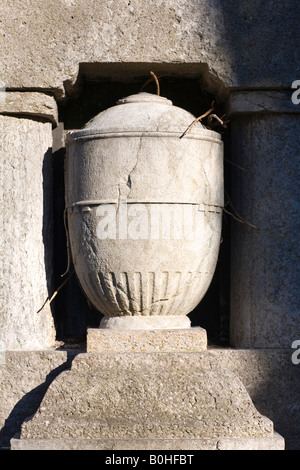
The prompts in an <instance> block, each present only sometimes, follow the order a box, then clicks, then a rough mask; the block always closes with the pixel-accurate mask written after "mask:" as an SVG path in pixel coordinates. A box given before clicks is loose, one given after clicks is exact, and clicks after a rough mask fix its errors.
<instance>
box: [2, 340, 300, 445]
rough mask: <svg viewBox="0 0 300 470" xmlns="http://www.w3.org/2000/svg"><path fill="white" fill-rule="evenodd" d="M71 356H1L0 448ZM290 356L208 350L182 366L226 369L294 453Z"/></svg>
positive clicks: (295, 381)
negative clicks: (234, 376)
mask: <svg viewBox="0 0 300 470" xmlns="http://www.w3.org/2000/svg"><path fill="white" fill-rule="evenodd" d="M77 354H78V351H76V350H74V351H69V352H67V351H63V350H61V351H58V350H56V351H54V350H52V351H33V352H25V351H24V352H17V351H16V352H10V351H8V352H6V354H5V356H4V357H3V358H2V359H3V360H2V361H1V363H0V373H1V381H0V393H1V396H3V397H4V396H5V400H4V401H3V404H2V406H1V420H0V428H1V432H0V438H1V440H0V446H1V447H3V448H4V447H6V448H8V447H9V446H10V439H11V438H13V437H14V436H15V435H18V434H19V433H20V430H21V425H22V423H23V422H24V420H25V419H26V418H27V417H29V416H30V417H31V416H32V415H34V413H35V412H36V410H37V409H38V408H39V406H40V404H41V401H42V399H43V397H44V395H45V393H46V391H47V390H48V387H49V385H50V384H51V383H52V382H53V380H54V379H55V377H57V376H58V375H59V374H60V373H61V372H62V371H63V370H67V369H69V368H70V366H71V364H72V361H73V359H74V357H75V356H76V355H77ZM93 354H95V353H93ZM110 354H111V353H110ZM134 354H137V353H134ZM142 354H143V353H142ZM291 354H292V352H291V351H287V350H265V349H261V350H250V349H249V350H247V349H245V350H237V349H228V348H224V349H223V348H209V349H208V350H207V351H203V352H200V353H194V354H191V353H188V357H189V362H188V364H189V367H190V369H191V370H193V368H194V367H196V368H197V367H199V363H200V362H201V364H202V365H203V366H205V367H208V368H209V367H213V366H214V367H218V368H220V369H222V368H227V369H228V370H230V371H231V372H232V373H233V374H235V375H236V376H237V377H238V378H239V379H240V380H241V381H242V382H243V384H244V386H245V388H246V389H247V391H248V393H249V395H250V397H251V399H252V401H253V403H254V405H255V407H256V408H257V410H258V411H259V412H260V413H261V414H263V415H265V416H268V418H270V419H271V420H272V421H273V423H274V428H275V431H276V432H278V433H279V434H280V435H281V436H282V437H283V438H284V439H285V443H286V444H285V445H286V449H295V450H296V449H299V439H300V427H299V423H300V415H299V407H298V405H297V403H298V397H299V393H300V368H299V365H298V366H297V365H294V364H293V363H292V361H291ZM181 355H182V353H181ZM184 356H185V357H187V354H186V353H185V355H184ZM106 358H107V355H106ZM102 360H103V361H104V360H105V359H103V358H102ZM111 360H112V359H111Z"/></svg>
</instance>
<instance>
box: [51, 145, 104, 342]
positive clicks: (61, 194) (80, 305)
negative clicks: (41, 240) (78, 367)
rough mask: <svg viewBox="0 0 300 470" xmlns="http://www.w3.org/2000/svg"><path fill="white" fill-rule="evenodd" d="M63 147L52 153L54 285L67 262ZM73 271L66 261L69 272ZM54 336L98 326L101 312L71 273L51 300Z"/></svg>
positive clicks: (63, 337) (59, 281)
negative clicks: (92, 305)
mask: <svg viewBox="0 0 300 470" xmlns="http://www.w3.org/2000/svg"><path fill="white" fill-rule="evenodd" d="M65 154H66V151H65V148H61V149H59V150H58V151H56V152H54V153H53V180H54V193H53V212H54V216H53V225H54V233H53V251H54V260H53V267H54V268H53V269H54V284H55V288H56V289H57V288H58V287H59V286H60V285H61V284H62V283H63V282H64V280H65V279H66V278H67V275H65V276H63V277H62V275H63V274H64V273H65V271H66V268H67V264H68V253H67V240H66V231H65V226H64V210H65V185H64V161H65ZM72 271H74V267H73V265H72V262H71V265H70V270H69V272H70V273H71V272H72ZM52 311H53V315H54V321H55V328H56V337H57V340H68V339H70V338H74V339H75V338H76V339H79V340H81V339H82V340H83V339H84V337H85V335H86V330H87V327H95V328H96V327H98V326H99V323H100V320H101V318H102V315H101V313H100V312H98V311H97V310H95V309H93V307H91V306H89V304H88V302H87V300H86V297H85V295H84V293H83V292H82V290H81V287H80V285H79V283H78V280H77V277H76V275H75V274H74V275H73V276H72V277H71V278H70V279H69V280H68V282H67V283H66V284H65V285H64V286H63V288H62V289H61V290H60V292H59V294H58V295H57V296H56V297H55V299H54V300H53V302H52Z"/></svg>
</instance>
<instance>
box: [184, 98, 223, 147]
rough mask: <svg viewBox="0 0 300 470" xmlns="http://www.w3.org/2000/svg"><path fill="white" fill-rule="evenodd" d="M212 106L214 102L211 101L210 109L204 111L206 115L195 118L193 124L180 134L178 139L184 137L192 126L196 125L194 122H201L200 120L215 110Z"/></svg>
mask: <svg viewBox="0 0 300 470" xmlns="http://www.w3.org/2000/svg"><path fill="white" fill-rule="evenodd" d="M214 105H215V102H214V101H213V102H212V104H211V108H210V109H209V110H208V111H206V113H204V114H202V115H201V116H199V117H197V118H196V119H195V120H194V121H193V122H192V124H190V125H189V127H188V128H187V129H186V130H185V131H184V132H183V134H181V136H180V137H179V139H182V137H184V136H185V135H186V134H187V133H188V132H189V131H190V130H191V128H192V127H193V125H194V124H196V122H199V121H201V119H203V118H205V117H206V116H208V115H209V114H210V113H211V112H212V111H213V110H214V109H215V108H214Z"/></svg>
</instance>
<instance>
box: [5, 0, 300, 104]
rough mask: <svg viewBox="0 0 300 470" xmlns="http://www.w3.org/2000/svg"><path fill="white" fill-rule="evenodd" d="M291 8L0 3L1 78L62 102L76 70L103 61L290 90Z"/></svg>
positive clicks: (294, 61) (132, 1)
mask: <svg viewBox="0 0 300 470" xmlns="http://www.w3.org/2000/svg"><path fill="white" fill-rule="evenodd" d="M294 10H295V5H294V2H293V1H292V0H288V1H286V2H278V1H276V0H271V1H267V2H265V1H263V0H252V1H250V2H249V1H244V0H238V1H236V0H230V1H226V2H224V1H222V0H213V1H208V0H193V1H188V0H184V1H182V0H180V1H179V0H176V1H174V0H159V1H158V0H149V1H147V2H141V1H140V0H118V1H106V2H99V1H97V0H87V1H85V2H82V1H80V0H53V1H51V2H40V1H39V0H26V1H24V0H15V1H14V2H10V1H7V0H6V1H3V2H2V3H1V6H0V17H1V18H2V21H1V33H0V63H1V76H0V78H1V80H2V81H3V82H4V84H5V85H6V87H7V88H14V89H43V90H51V91H52V92H55V93H56V95H57V96H61V95H63V94H64V83H65V82H69V83H73V82H75V81H76V79H77V75H78V67H79V64H81V63H85V64H99V68H98V69H97V73H98V74H99V75H100V76H101V73H102V70H103V69H105V67H103V65H104V66H105V64H110V63H122V64H124V63H125V64H126V63H129V64H130V63H133V64H143V63H154V64H168V63H169V64H178V63H179V64H184V63H188V64H193V63H194V64H202V65H203V66H204V65H205V66H206V69H207V70H208V71H209V72H210V74H211V77H214V78H216V79H217V80H221V81H223V83H224V85H226V86H227V87H248V88H249V87H260V88H265V87H289V86H290V84H291V80H293V79H295V78H297V73H299V62H300V61H299V49H297V44H299V27H298V20H297V15H295V13H294ZM101 64H103V65H101ZM140 69H141V67H140ZM127 70H128V68H127ZM148 72H149V67H147V69H146V73H148Z"/></svg>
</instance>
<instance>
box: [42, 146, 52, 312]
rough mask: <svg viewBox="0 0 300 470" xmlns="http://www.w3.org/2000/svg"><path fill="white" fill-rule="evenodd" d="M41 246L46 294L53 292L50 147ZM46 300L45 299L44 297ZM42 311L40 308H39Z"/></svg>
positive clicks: (46, 159) (45, 167) (45, 162)
mask: <svg viewBox="0 0 300 470" xmlns="http://www.w3.org/2000/svg"><path fill="white" fill-rule="evenodd" d="M42 176H43V228H42V237H43V246H44V264H45V272H46V282H47V290H48V295H49V296H51V295H52V293H53V169H52V148H48V150H47V151H46V152H45V154H44V160H43V166H42ZM45 300H46V299H45ZM41 312H42V310H41Z"/></svg>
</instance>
